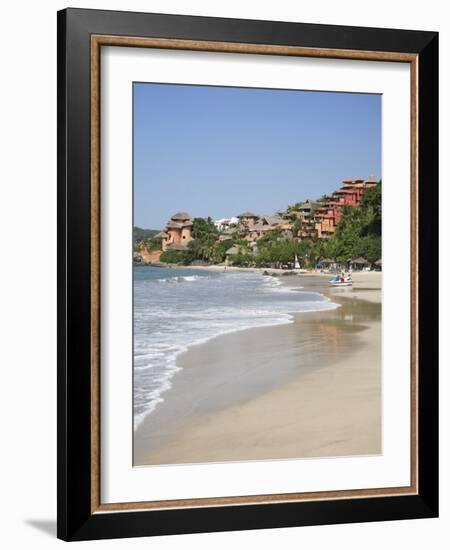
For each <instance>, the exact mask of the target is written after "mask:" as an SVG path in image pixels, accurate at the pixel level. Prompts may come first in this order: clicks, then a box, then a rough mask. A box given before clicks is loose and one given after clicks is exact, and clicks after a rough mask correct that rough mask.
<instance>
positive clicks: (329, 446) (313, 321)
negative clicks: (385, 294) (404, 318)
mask: <svg viewBox="0 0 450 550" xmlns="http://www.w3.org/2000/svg"><path fill="white" fill-rule="evenodd" d="M211 267H212V266H204V267H201V268H200V269H210V268H211ZM213 268H215V269H217V268H218V266H214V267H213ZM191 269H199V268H198V267H197V268H194V267H192V268H191ZM219 269H223V268H219ZM242 270H245V271H249V268H243V269H242ZM255 271H256V270H255ZM260 271H269V270H263V269H261V270H260ZM280 271H281V272H283V271H284V270H280ZM295 275H296V276H290V277H286V278H284V277H283V278H282V279H281V278H280V280H282V282H283V283H284V284H287V285H289V286H293V287H295V286H298V285H300V284H301V283H302V279H304V281H305V282H306V281H308V283H307V284H306V285H305V290H311V291H315V290H316V289H320V290H318V291H320V292H321V293H322V294H324V295H326V296H327V297H328V298H329V299H331V300H332V301H333V302H337V303H340V305H341V307H340V308H338V309H332V310H326V311H321V312H317V313H313V312H307V314H305V313H300V314H296V315H294V319H293V322H292V323H289V324H278V325H271V326H268V327H256V328H249V329H242V330H240V331H237V332H232V333H228V334H222V335H219V336H217V337H214V338H213V339H211V340H208V341H207V342H205V343H202V344H197V345H195V346H191V347H189V348H188V350H187V351H186V352H183V353H182V354H180V356H179V361H177V364H179V366H180V367H181V369H182V370H181V371H180V372H178V373H177V374H176V375H175V377H174V379H173V384H172V388H171V389H170V390H168V391H167V392H166V393H165V394H164V401H163V402H162V403H160V404H159V405H158V407H157V408H156V409H155V411H153V412H152V413H151V414H149V415H147V417H145V418H144V419H143V420H142V422H141V424H140V426H139V427H138V428H137V430H136V432H135V446H134V451H135V452H134V464H135V465H147V464H153V465H156V464H174V463H193V462H217V461H218V462H221V461H224V460H253V459H255V460H256V459H258V460H259V459H264V458H266V459H268V458H300V457H308V456H338V455H339V456H340V455H342V454H361V453H362V454H374V453H378V452H381V432H380V428H381V357H380V353H381V346H380V342H381V331H380V329H381V323H380V316H381V305H380V301H381V291H380V290H379V288H380V283H381V273H379V272H375V273H374V272H361V273H355V274H354V282H355V285H354V287H353V288H351V289H333V288H328V287H326V286H325V287H324V280H323V277H329V276H330V275H329V274H323V273H320V274H319V273H313V274H309V273H308V274H303V273H302V274H297V273H296V274H295ZM314 275H315V277H314ZM302 286H303V285H302ZM349 290H350V292H349ZM367 297H369V300H370V301H368V300H366V298H367ZM337 311H339V314H334V315H333V314H332V312H337ZM349 319H352V320H351V321H349ZM314 342H316V344H317V342H320V346H322V347H324V346H325V348H326V347H328V348H330V349H328V350H327V349H325V348H324V349H320V346H319V348H318V347H317V346H316V348H314V345H315V344H314ZM308 346H309V348H308ZM311 346H312V347H311ZM333 346H334V347H333ZM310 348H311V349H310ZM305 358H306V359H305ZM318 364H320V366H319V367H318V366H317V365H318ZM357 365H359V370H360V371H361V372H359V374H358V366H357ZM361 365H363V366H364V368H361ZM338 373H339V380H340V381H339V380H336V377H337V375H338ZM330 380H333V385H334V387H335V388H336V387H339V388H340V390H339V392H337V393H336V395H334V396H333V395H332V394H331V395H329V390H330V387H329V386H330ZM197 386H198V387H197ZM317 388H322V391H321V392H319V393H320V394H319V395H318V394H317ZM358 388H359V389H358ZM364 388H365V391H364V392H363V393H364V395H365V397H366V399H365V400H364V399H361V391H362V390H364ZM314 389H315V393H314V391H313V390H314ZM310 395H315V398H314V400H313V401H311V400H310V398H309V397H308V396H310ZM344 396H346V397H345V399H344ZM299 398H300V401H301V403H299ZM333 402H334V403H335V407H332V408H333V411H332V412H330V411H328V413H327V412H326V411H324V410H322V411H320V410H318V409H317V406H318V405H319V404H320V403H322V405H324V404H326V403H333ZM349 406H350V410H349V408H348V407H349ZM355 407H356V408H355ZM335 408H336V410H334V409H335ZM319 409H320V408H319ZM314 411H315V412H314ZM344 411H345V414H344ZM267 413H268V414H269V416H267ZM337 413H338V414H337ZM292 415H293V418H294V419H297V420H296V421H292ZM336 416H337V417H339V416H341V417H342V418H341V424H342V423H343V425H345V426H347V428H346V429H345V430H343V426H340V427H339V426H336ZM344 417H345V418H344ZM255 419H256V424H255ZM305 419H306V420H305ZM317 419H321V420H320V422H319V423H318V420H317ZM333 419H334V420H333ZM352 422H353V428H351V427H349V425H350V424H351V423H352ZM333 425H334V428H332V426H333ZM358 425H359V426H360V428H358ZM308 426H309V428H308ZM262 427H264V429H263V430H262ZM307 428H308V429H307ZM324 428H326V429H324ZM299 430H300V431H302V430H303V431H304V432H305V433H307V435H308V437H306V439H302V440H301V441H300V440H299V437H298V431H299ZM314 430H315V431H316V432H317V433H316V434H315V436H314V434H313V432H314ZM343 432H345V433H343ZM337 433H340V434H341V435H340V437H339V438H336V434H337ZM267 434H268V435H267ZM282 434H283V436H282ZM357 434H359V435H357ZM333 438H334V439H333ZM272 439H273V440H276V441H277V443H276V444H275V443H274V442H273V441H272ZM271 441H272V443H271ZM274 453H275V454H274Z"/></svg>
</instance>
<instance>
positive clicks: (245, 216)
mask: <svg viewBox="0 0 450 550" xmlns="http://www.w3.org/2000/svg"><path fill="white" fill-rule="evenodd" d="M238 220H239V224H240V225H244V226H246V227H251V226H252V225H255V224H256V222H257V221H258V220H259V216H257V215H256V214H253V213H252V212H243V213H242V214H239V216H238Z"/></svg>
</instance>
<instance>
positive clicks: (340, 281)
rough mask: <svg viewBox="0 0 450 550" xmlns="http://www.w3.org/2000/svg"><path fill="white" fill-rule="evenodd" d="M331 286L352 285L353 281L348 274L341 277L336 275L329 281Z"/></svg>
mask: <svg viewBox="0 0 450 550" xmlns="http://www.w3.org/2000/svg"><path fill="white" fill-rule="evenodd" d="M330 285H331V286H352V285H353V281H352V278H351V277H350V275H347V276H346V277H342V275H336V276H335V277H333V278H332V279H331V281H330Z"/></svg>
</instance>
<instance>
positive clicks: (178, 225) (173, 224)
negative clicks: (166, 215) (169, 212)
mask: <svg viewBox="0 0 450 550" xmlns="http://www.w3.org/2000/svg"><path fill="white" fill-rule="evenodd" d="M166 227H167V229H181V228H182V227H183V224H182V223H177V222H172V221H169V222H167V225H166Z"/></svg>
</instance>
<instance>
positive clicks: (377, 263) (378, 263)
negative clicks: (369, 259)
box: [375, 260, 383, 265]
mask: <svg viewBox="0 0 450 550" xmlns="http://www.w3.org/2000/svg"><path fill="white" fill-rule="evenodd" d="M382 263H383V260H377V261H376V262H375V265H382Z"/></svg>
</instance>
